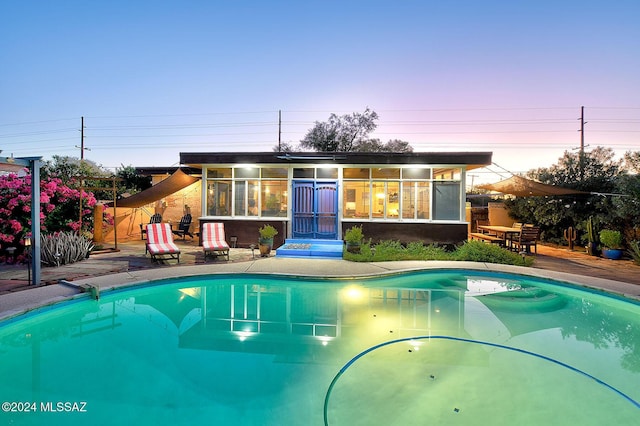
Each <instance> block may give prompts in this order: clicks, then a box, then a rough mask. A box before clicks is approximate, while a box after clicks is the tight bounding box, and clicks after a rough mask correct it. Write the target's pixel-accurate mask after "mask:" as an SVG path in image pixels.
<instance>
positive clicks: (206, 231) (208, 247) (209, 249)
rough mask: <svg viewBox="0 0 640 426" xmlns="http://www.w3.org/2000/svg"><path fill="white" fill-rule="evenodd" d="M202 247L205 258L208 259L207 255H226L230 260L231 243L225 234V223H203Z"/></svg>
mask: <svg viewBox="0 0 640 426" xmlns="http://www.w3.org/2000/svg"><path fill="white" fill-rule="evenodd" d="M202 249H203V250H204V259H205V260H207V255H211V256H226V257H227V260H229V244H227V241H226V239H225V236H224V223H222V222H206V223H203V224H202Z"/></svg>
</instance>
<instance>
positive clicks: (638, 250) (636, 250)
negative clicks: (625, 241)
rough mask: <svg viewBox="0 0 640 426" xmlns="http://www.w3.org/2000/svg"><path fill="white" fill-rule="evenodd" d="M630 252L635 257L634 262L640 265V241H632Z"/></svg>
mask: <svg viewBox="0 0 640 426" xmlns="http://www.w3.org/2000/svg"><path fill="white" fill-rule="evenodd" d="M628 253H629V256H631V258H632V259H633V263H635V264H636V265H640V241H637V240H636V241H631V242H630V243H629V250H628Z"/></svg>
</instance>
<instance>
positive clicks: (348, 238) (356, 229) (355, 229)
mask: <svg viewBox="0 0 640 426" xmlns="http://www.w3.org/2000/svg"><path fill="white" fill-rule="evenodd" d="M363 238H364V234H363V233H362V225H360V226H352V227H351V228H349V229H347V231H346V232H345V233H344V240H345V242H347V243H351V244H358V243H361V242H362V239H363Z"/></svg>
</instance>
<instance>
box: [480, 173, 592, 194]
mask: <svg viewBox="0 0 640 426" xmlns="http://www.w3.org/2000/svg"><path fill="white" fill-rule="evenodd" d="M476 188H480V189H487V190H489V191H495V192H500V193H502V194H511V195H515V196H516V197H533V196H536V195H538V196H540V195H569V194H589V192H584V191H578V190H575V189H569V188H563V187H561V186H555V185H548V184H546V183H540V182H536V181H535V180H531V179H526V178H523V177H522V176H511V177H510V178H509V179H505V180H501V181H500V182H497V183H489V184H483V185H477V186H476Z"/></svg>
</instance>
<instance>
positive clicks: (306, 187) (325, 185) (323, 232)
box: [291, 180, 338, 240]
mask: <svg viewBox="0 0 640 426" xmlns="http://www.w3.org/2000/svg"><path fill="white" fill-rule="evenodd" d="M292 219H293V224H292V232H291V234H292V235H291V236H292V237H293V238H301V239H302V238H308V239H323V240H336V239H338V184H337V182H335V181H329V182H322V181H304V180H294V181H293V212H292Z"/></svg>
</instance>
